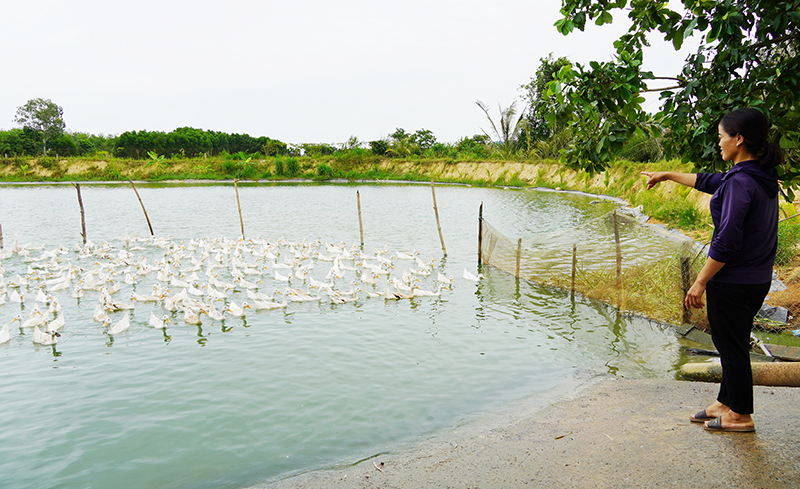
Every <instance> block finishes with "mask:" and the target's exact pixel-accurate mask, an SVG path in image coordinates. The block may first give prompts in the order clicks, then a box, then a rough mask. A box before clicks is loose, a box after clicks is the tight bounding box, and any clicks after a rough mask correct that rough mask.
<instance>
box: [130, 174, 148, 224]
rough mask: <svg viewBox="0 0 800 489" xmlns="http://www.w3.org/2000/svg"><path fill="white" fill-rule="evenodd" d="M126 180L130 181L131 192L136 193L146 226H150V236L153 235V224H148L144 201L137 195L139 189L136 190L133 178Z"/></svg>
mask: <svg viewBox="0 0 800 489" xmlns="http://www.w3.org/2000/svg"><path fill="white" fill-rule="evenodd" d="M128 181H129V182H131V187H133V192H134V193H135V194H136V198H137V199H139V204H140V205H141V206H142V211H143V212H144V218H145V219H146V220H147V227H148V228H150V236H155V233H153V226H152V225H151V224H150V218H149V217H148V216H147V209H145V208H144V202H142V198H141V197H139V191H138V190H136V185H134V184H133V180H131V179H130V178H129V179H128Z"/></svg>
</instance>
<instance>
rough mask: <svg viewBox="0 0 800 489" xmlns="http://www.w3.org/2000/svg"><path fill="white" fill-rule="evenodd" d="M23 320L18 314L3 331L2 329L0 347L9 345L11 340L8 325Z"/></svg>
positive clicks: (0, 331)
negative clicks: (5, 344)
mask: <svg viewBox="0 0 800 489" xmlns="http://www.w3.org/2000/svg"><path fill="white" fill-rule="evenodd" d="M21 320H22V316H20V315H19V314H17V315H16V316H14V317H13V318H11V322H10V323H8V324H4V325H3V329H0V345H2V344H3V343H7V342H8V341H9V340H11V333H9V332H8V325H9V324H11V323H13V322H14V321H21Z"/></svg>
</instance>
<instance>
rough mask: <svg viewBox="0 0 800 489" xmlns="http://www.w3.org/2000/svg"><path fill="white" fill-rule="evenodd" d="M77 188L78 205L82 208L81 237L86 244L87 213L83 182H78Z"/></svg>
mask: <svg viewBox="0 0 800 489" xmlns="http://www.w3.org/2000/svg"><path fill="white" fill-rule="evenodd" d="M75 189H76V190H77V191H78V205H79V206H80V208H81V237H82V238H83V244H86V214H85V213H84V211H83V199H81V184H80V183H76V184H75Z"/></svg>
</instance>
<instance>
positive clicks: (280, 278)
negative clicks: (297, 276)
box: [274, 270, 289, 282]
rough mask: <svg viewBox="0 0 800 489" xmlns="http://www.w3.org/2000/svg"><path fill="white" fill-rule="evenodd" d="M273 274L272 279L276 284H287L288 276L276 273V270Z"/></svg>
mask: <svg viewBox="0 0 800 489" xmlns="http://www.w3.org/2000/svg"><path fill="white" fill-rule="evenodd" d="M274 273H275V275H274V278H275V280H277V281H278V282H288V281H289V277H288V276H286V275H282V274H280V273H278V271H277V270H275V271H274Z"/></svg>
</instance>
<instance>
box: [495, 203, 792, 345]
mask: <svg viewBox="0 0 800 489" xmlns="http://www.w3.org/2000/svg"><path fill="white" fill-rule="evenodd" d="M479 222H480V238H479V243H480V245H479V248H480V250H479V259H480V261H481V263H482V264H484V265H490V266H492V267H495V268H498V269H500V270H503V271H505V272H507V273H509V274H512V275H514V276H516V277H519V278H520V279H524V280H528V281H532V282H537V283H540V284H544V285H548V286H552V287H556V288H558V289H561V290H564V291H567V292H570V293H579V294H581V295H583V296H586V297H589V298H592V299H597V300H601V301H603V302H607V303H609V304H612V305H614V306H616V307H618V308H619V309H620V310H623V311H627V312H630V313H635V314H638V315H641V316H645V317H648V318H651V319H654V320H657V321H663V322H668V323H674V324H687V323H688V324H691V325H694V326H698V327H701V328H703V329H707V328H708V320H707V318H706V311H705V310H704V309H702V310H700V309H690V310H687V309H686V308H685V307H684V297H685V295H686V292H687V291H688V289H689V287H690V286H691V285H692V283H693V282H694V279H695V277H696V276H697V274H698V272H699V271H700V269H701V268H702V266H703V264H704V262H705V256H706V247H705V246H703V245H701V244H698V243H696V242H695V241H693V240H691V239H689V238H687V237H685V236H683V235H680V236H678V235H676V234H674V233H669V232H667V231H665V230H660V229H659V228H656V227H653V226H650V225H642V223H641V222H640V220H639V219H638V218H637V216H636V215H629V214H626V213H624V212H618V211H617V210H615V211H612V212H609V213H607V214H604V215H601V216H599V217H597V218H594V219H592V220H589V221H586V222H583V223H582V224H580V225H578V226H575V227H571V228H567V229H562V230H559V231H556V232H550V233H542V234H538V235H534V236H524V237H509V236H506V235H505V234H504V233H503V232H502V231H500V230H499V229H497V228H496V227H495V226H493V225H492V224H491V223H489V222H488V221H487V220H486V219H484V218H483V217H482V216H481V217H480V218H479ZM797 281H798V286H797V287H794V286H792V285H789V286H786V285H785V284H783V282H781V281H779V280H776V281H775V284H774V286H773V291H772V292H771V293H770V296H769V297H768V300H767V301H766V303H765V306H764V308H762V313H761V314H760V315H759V317H758V318H757V321H756V326H760V327H761V328H762V329H772V330H784V329H790V328H798V327H800V325H797V324H795V322H796V319H795V318H796V317H797V316H798V314H800V307H798V306H797V304H800V300H797V299H796V298H800V274H798V277H797ZM795 313H798V314H795Z"/></svg>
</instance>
